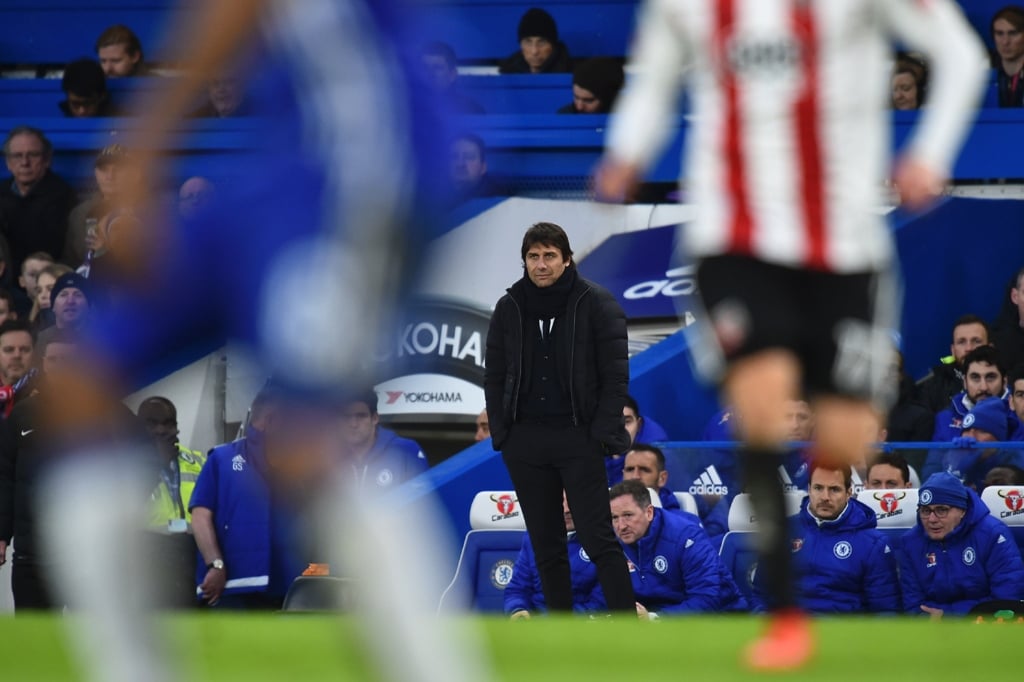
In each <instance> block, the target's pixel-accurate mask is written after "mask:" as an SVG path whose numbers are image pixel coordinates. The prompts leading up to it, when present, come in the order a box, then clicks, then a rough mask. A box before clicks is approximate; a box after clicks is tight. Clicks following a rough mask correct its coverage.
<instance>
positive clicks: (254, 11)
mask: <svg viewBox="0 0 1024 682" xmlns="http://www.w3.org/2000/svg"><path fill="white" fill-rule="evenodd" d="M410 10H411V8H407V7H396V6H394V3H390V2H379V1H376V0H375V1H374V2H365V3H364V2H356V1H354V0H351V1H345V0H307V1H304V2H301V3H299V2H289V1H286V0H281V1H279V2H269V1H267V2H263V1H257V0H220V1H217V2H213V1H211V2H207V3H203V5H202V6H201V7H198V6H197V7H196V8H195V11H194V12H192V13H191V14H190V15H189V17H188V20H187V21H186V22H185V23H184V24H183V25H182V26H180V27H178V31H179V35H187V36H190V39H189V40H188V41H187V42H188V44H189V52H188V55H187V57H188V59H187V60H186V59H184V58H183V59H182V62H183V63H184V64H185V67H186V68H184V69H183V71H184V72H185V76H183V78H181V79H180V80H179V81H177V82H176V83H175V86H174V87H173V88H168V89H164V90H161V91H160V92H159V93H157V94H155V95H153V96H152V98H151V99H150V100H148V101H145V102H143V103H141V107H140V110H141V111H144V112H145V114H146V115H145V117H144V119H143V129H144V131H145V139H144V140H139V141H137V142H138V148H140V149H155V150H164V149H173V145H172V144H171V143H172V138H171V137H170V132H169V131H170V130H171V129H172V128H174V127H175V126H176V125H178V123H177V121H178V120H179V119H180V118H181V116H182V115H183V114H184V113H186V112H187V111H188V109H189V107H190V106H191V105H192V103H193V101H194V98H195V96H196V93H197V92H199V90H200V88H201V85H202V83H203V82H205V80H206V79H208V78H209V77H210V76H211V74H215V73H218V72H221V71H223V70H224V69H225V68H228V67H229V66H234V63H233V62H235V61H237V59H238V57H239V54H240V53H241V50H240V48H241V47H243V42H244V39H246V38H248V37H249V36H251V35H253V34H255V33H256V30H255V29H256V28H257V25H258V24H260V23H261V22H262V25H263V28H264V29H265V34H266V37H265V41H264V42H263V44H261V45H259V46H258V47H259V50H258V52H257V54H256V56H255V57H252V59H253V60H254V61H255V67H258V68H250V70H249V72H251V73H259V74H260V75H261V78H260V79H259V82H256V83H253V84H252V85H253V87H252V92H251V97H252V100H251V101H252V105H253V108H254V111H259V112H260V113H261V114H262V118H261V119H260V125H258V127H257V128H256V131H257V132H256V134H255V135H254V136H253V148H252V149H251V150H250V153H248V154H245V155H240V156H244V159H239V164H238V168H237V170H236V172H235V174H234V175H235V177H233V178H232V180H233V182H231V183H225V186H224V191H223V192H219V193H218V196H217V197H216V199H215V200H214V201H213V202H212V203H211V205H210V206H209V207H206V208H204V209H203V210H201V211H199V212H198V214H197V215H195V216H193V217H192V218H191V219H188V220H185V221H184V222H181V223H180V224H177V225H171V224H162V223H159V222H156V220H155V218H156V216H158V215H159V214H158V213H156V212H145V213H141V215H145V216H153V218H147V219H146V220H141V219H140V220H137V221H136V223H137V224H136V225H135V228H134V229H133V230H126V231H125V233H124V235H123V240H122V241H121V242H119V248H118V249H117V250H116V252H112V253H111V255H113V256H115V258H114V261H113V262H112V264H111V265H112V267H111V268H110V270H108V271H105V277H104V283H105V284H107V285H108V287H107V290H106V291H105V292H104V296H103V300H104V305H103V306H102V310H98V311H97V324H96V331H95V334H94V338H93V339H92V345H91V350H92V353H93V358H92V361H91V362H90V363H88V364H87V365H85V366H84V367H83V368H82V371H81V372H80V373H79V374H78V375H77V376H71V377H69V378H68V379H67V380H66V381H65V383H64V385H63V386H62V387H61V388H62V390H61V391H59V393H58V395H57V396H56V397H55V401H54V405H53V407H58V408H60V409H55V410H53V411H52V412H51V414H52V415H53V417H54V418H53V425H52V426H53V428H54V429H56V430H57V431H58V432H59V433H61V434H63V435H64V441H63V442H64V443H66V444H69V443H70V444H74V447H73V448H67V447H66V448H65V449H64V452H63V453H62V456H63V458H64V461H65V465H64V466H60V467H55V471H54V474H53V475H52V477H51V479H50V480H51V485H52V486H53V487H52V489H51V494H50V499H52V500H56V501H59V503H58V504H54V505H50V508H49V509H48V510H47V515H48V518H49V519H50V520H51V523H50V524H49V526H48V527H49V534H48V535H49V538H50V541H51V543H52V547H53V548H54V551H59V552H61V553H63V555H64V556H67V557H74V558H75V562H74V564H73V566H74V570H73V571H72V570H68V571H64V572H62V573H61V575H59V576H58V579H59V581H58V587H59V588H60V589H61V590H62V592H63V593H64V594H65V596H66V601H67V603H68V604H69V606H70V608H71V609H72V610H75V611H79V612H80V614H79V617H78V618H75V619H70V620H69V623H71V624H78V623H85V626H84V627H79V628H75V629H74V630H73V632H74V634H75V636H76V639H77V641H78V643H79V645H80V650H81V651H82V652H83V655H84V657H85V661H86V662H87V664H88V665H89V669H88V671H87V674H88V676H89V678H90V679H95V680H104V681H111V680H113V681H115V682H117V681H121V680H124V681H126V682H127V681H129V680H130V681H135V680H153V679H184V678H186V677H187V676H188V675H187V673H186V672H185V671H181V670H176V669H173V668H172V667H171V666H170V663H169V662H170V661H172V660H173V661H180V660H182V658H183V657H182V656H180V655H173V654H170V655H168V654H166V652H161V651H160V650H159V648H158V647H157V646H156V645H155V643H156V642H157V641H158V639H157V638H156V637H155V636H154V635H153V632H154V629H153V626H152V624H151V623H150V612H149V610H148V608H147V605H148V604H150V603H152V592H153V586H152V585H151V584H149V581H148V580H147V578H148V576H146V575H145V574H144V572H143V571H141V570H138V569H137V568H136V565H135V564H133V563H132V561H131V557H132V556H133V554H134V553H135V552H136V551H138V544H139V543H138V541H137V540H136V539H135V537H136V535H135V533H134V532H133V530H132V529H133V528H134V524H135V520H136V519H138V518H140V516H139V514H140V511H139V508H140V507H141V506H142V502H143V501H144V500H145V499H146V496H147V495H148V494H149V491H150V490H152V482H151V480H150V479H149V475H148V473H147V472H146V471H145V470H144V469H142V470H139V467H134V466H133V465H132V463H133V462H134V461H136V459H137V458H136V456H135V454H134V452H133V451H131V450H130V449H127V448H119V447H117V446H116V444H111V443H110V442H109V441H108V440H106V439H103V438H99V437H97V436H95V435H94V434H96V433H98V432H97V430H96V429H95V425H97V424H100V423H103V422H104V421H105V420H108V419H109V414H110V413H111V412H112V410H113V408H114V406H116V405H117V404H118V401H119V399H120V397H121V394H122V393H127V392H128V391H127V390H126V389H125V388H122V387H126V386H129V385H131V384H132V382H140V381H143V380H152V378H153V377H155V376H162V375H163V374H165V373H166V372H167V371H168V370H169V369H170V367H168V366H166V365H163V364H162V363H163V362H165V360H164V359H165V358H169V357H173V356H175V355H179V357H180V354H182V353H192V354H195V355H198V354H199V353H203V352H208V351H210V350H213V349H215V348H219V347H220V346H221V345H222V344H223V343H224V341H225V340H227V339H231V340H234V341H236V342H239V343H241V344H243V345H245V346H247V347H248V348H249V349H250V350H252V351H253V353H254V355H255V356H256V357H257V359H258V360H259V361H260V362H262V363H263V366H264V368H265V370H266V372H267V374H268V375H273V376H275V380H276V382H277V385H278V386H279V387H280V391H281V394H282V395H283V396H286V398H285V403H286V405H285V407H284V408H283V409H287V410H288V415H287V418H283V419H282V423H283V424H284V428H282V429H281V431H280V432H276V436H275V438H273V439H268V442H267V443H266V458H267V460H268V464H269V465H270V466H273V467H276V469H275V472H276V474H277V475H275V479H274V480H275V485H279V486H280V493H281V494H285V495H286V494H295V492H296V491H309V492H307V493H306V494H307V495H309V496H311V497H313V498H314V503H318V506H319V507H320V508H321V509H322V512H321V513H320V514H318V515H316V519H317V520H318V524H317V527H318V529H319V537H318V538H317V541H318V544H319V545H320V546H322V547H325V548H328V549H329V552H330V553H331V556H330V563H331V565H332V567H334V566H338V567H339V568H340V569H341V570H340V572H339V573H340V574H341V575H345V576H348V577H351V578H353V579H354V580H356V581H358V586H359V588H358V590H357V593H358V595H357V597H358V599H357V601H358V606H359V613H360V614H361V616H362V618H363V619H364V621H363V622H362V624H361V625H362V626H361V627H360V628H359V630H360V631H361V632H365V633H367V635H366V636H367V640H368V642H367V643H368V647H366V648H367V649H369V650H370V651H372V652H374V653H375V654H376V655H377V662H378V667H379V668H380V670H381V674H382V676H383V677H384V678H386V679H393V680H403V681H405V680H474V681H475V680H486V679H488V678H489V674H488V673H487V672H486V671H485V670H484V669H483V665H482V663H481V661H480V660H479V658H478V657H477V656H475V655H474V653H475V652H481V651H483V646H482V644H481V643H479V642H476V641H475V640H474V638H473V633H471V632H461V631H460V632H459V633H458V635H457V636H455V635H453V634H452V633H451V632H450V631H449V627H448V625H449V624H448V623H439V622H436V621H435V616H434V613H435V609H436V603H437V597H438V595H439V594H440V591H441V588H442V587H443V585H444V583H443V577H441V576H439V575H438V574H439V573H441V572H442V571H443V570H445V569H443V568H441V567H442V566H443V565H444V564H443V563H442V561H441V556H440V555H439V554H440V553H441V552H443V551H444V550H445V548H446V544H445V541H444V540H443V539H441V538H440V537H439V535H441V534H443V533H442V531H443V529H445V528H447V525H446V523H445V522H444V521H442V520H440V519H439V518H438V516H437V515H436V514H435V513H434V510H435V507H434V506H433V505H432V504H431V501H430V500H426V501H423V503H422V504H419V502H420V500H417V506H416V509H415V513H410V511H411V510H410V509H409V507H407V506H402V505H398V504H385V503H382V500H379V499H370V498H369V497H368V496H364V495H363V494H362V493H361V492H359V491H358V490H355V489H352V488H349V487H346V486H345V485H344V484H340V483H339V484H334V483H332V481H333V480H334V479H333V478H332V476H333V474H334V473H335V471H336V470H337V468H338V467H339V466H341V465H343V461H342V460H341V457H340V453H339V444H338V434H339V428H340V425H341V423H342V414H341V410H340V409H339V408H340V406H341V405H343V404H344V402H345V399H346V398H348V397H351V396H349V395H348V393H349V392H350V391H353V390H354V387H357V386H365V385H372V384H373V383H375V381H374V380H375V379H379V376H377V368H375V367H374V366H373V365H372V364H371V363H370V362H369V360H368V359H369V358H371V357H372V356H374V355H375V353H373V352H371V350H375V349H379V348H384V347H387V345H388V343H389V341H390V339H391V337H390V336H389V335H388V330H389V329H390V323H391V320H392V317H393V316H394V315H395V314H396V309H397V308H398V307H399V306H400V304H401V302H402V301H403V300H404V292H405V290H406V287H407V286H408V284H409V280H410V279H411V277H412V276H413V275H414V274H415V265H416V264H415V263H412V262H411V261H409V260H408V259H407V257H406V256H407V254H411V253H417V252H418V247H419V244H420V243H421V242H422V241H423V240H424V239H425V238H426V237H427V236H428V230H429V225H430V224H431V223H430V218H431V216H432V214H433V211H432V209H431V207H430V206H429V205H428V204H426V203H424V202H422V201H421V198H422V197H425V196H436V195H438V194H439V192H438V191H437V188H436V187H430V186H427V185H426V184H425V183H429V182H433V181H434V179H435V178H440V177H442V175H443V174H442V173H440V172H437V171H432V170H431V169H428V168H422V167H421V165H420V164H421V160H423V159H438V158H440V156H441V155H440V154H439V153H438V152H437V151H433V150H425V149H424V145H425V144H426V143H427V142H429V141H432V140H435V139H443V138H445V136H444V135H443V134H438V133H439V131H440V128H441V122H439V121H437V120H435V119H434V118H433V117H432V114H431V109H430V107H429V106H427V105H425V104H423V103H422V102H421V101H419V100H417V99H415V97H417V95H416V94H415V93H422V92H423V91H424V88H421V87H411V86H410V84H409V83H408V82H407V75H408V74H409V73H411V71H410V66H413V67H414V66H415V55H408V56H407V55H405V54H403V53H402V52H401V50H400V49H399V48H401V47H402V46H405V45H409V46H412V45H417V44H420V43H421V41H419V40H414V39H411V38H410V37H409V36H407V35H405V33H404V30H403V29H404V27H405V26H415V25H416V23H415V21H414V20H413V18H412V17H411V11H410ZM133 146H135V145H133ZM158 162H159V161H158V158H157V157H156V156H149V157H145V156H143V157H142V158H140V159H139V163H140V165H141V169H140V172H142V173H143V174H144V175H146V176H147V177H155V176H150V175H149V173H152V172H156V171H157V170H158V169H157V168H156V165H157V163H158ZM229 185H230V187H229ZM231 188H233V189H231ZM167 219H168V223H169V221H170V220H171V216H169V215H168V216H167ZM186 272H187V273H190V274H189V275H188V276H183V273H186ZM311 292H314V293H315V295H311ZM57 417H59V418H57ZM311 482H316V485H315V486H313V485H311ZM86 499H88V500H89V501H90V502H89V503H88V504H86V503H85V502H84V500H86ZM115 544H116V547H115V546H114V545H115ZM367 553H369V554H372V555H373V556H374V561H373V563H372V565H371V564H370V563H369V562H367V561H365V556H367ZM357 557H358V558H357ZM359 559H364V560H362V561H360V560H359ZM412 566H415V569H416V570H415V571H410V570H409V569H410V567H412ZM227 571H228V576H227V577H228V579H229V580H230V578H231V575H230V571H231V567H230V566H228V567H227ZM456 642H457V643H458V645H457V647H456ZM395 651H400V652H401V655H397V656H396V655H394V652H395Z"/></svg>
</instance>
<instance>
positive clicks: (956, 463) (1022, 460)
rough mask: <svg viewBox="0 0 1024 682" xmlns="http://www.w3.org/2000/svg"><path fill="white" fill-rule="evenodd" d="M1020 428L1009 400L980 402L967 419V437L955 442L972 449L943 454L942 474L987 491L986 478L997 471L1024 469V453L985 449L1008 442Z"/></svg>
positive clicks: (964, 425)
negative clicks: (989, 473)
mask: <svg viewBox="0 0 1024 682" xmlns="http://www.w3.org/2000/svg"><path fill="white" fill-rule="evenodd" d="M1019 424H1020V423H1019V422H1018V421H1017V417H1016V416H1014V414H1013V413H1012V412H1010V409H1009V408H1008V407H1007V406H1006V401H1005V400H1003V399H1001V398H998V397H993V398H985V399H984V400H981V401H979V402H978V404H976V405H975V406H974V407H973V408H972V409H971V411H970V412H968V413H967V416H966V417H964V419H963V424H962V426H963V429H962V431H961V433H962V434H963V435H962V436H961V437H960V438H957V439H954V442H956V443H959V444H961V445H965V446H969V447H967V448H964V449H960V448H958V449H955V450H945V451H938V452H941V453H942V459H941V465H940V470H941V471H948V472H949V473H951V474H953V475H954V476H956V477H957V478H959V479H960V480H962V481H963V482H964V485H966V486H968V487H969V488H973V489H975V490H981V489H982V488H984V487H985V476H986V475H988V472H989V471H991V470H992V469H993V468H994V467H998V466H1017V467H1024V451H1021V450H1001V449H996V448H986V447H983V446H982V445H981V444H982V443H994V442H1002V441H1006V440H1008V439H1009V438H1010V436H1011V435H1012V434H1013V432H1014V431H1015V430H1016V429H1017V428H1018V426H1019ZM972 441H973V442H972Z"/></svg>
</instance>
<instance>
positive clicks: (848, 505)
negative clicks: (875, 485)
mask: <svg viewBox="0 0 1024 682" xmlns="http://www.w3.org/2000/svg"><path fill="white" fill-rule="evenodd" d="M807 492H808V495H807V497H805V498H804V500H803V502H802V503H801V505H800V513H799V514H798V515H797V516H796V517H795V518H793V519H791V521H792V523H791V524H790V541H791V543H792V550H793V568H794V572H795V573H796V576H797V581H796V585H797V595H798V596H797V600H798V603H799V605H800V608H802V609H804V610H806V611H810V612H812V613H857V612H865V611H866V612H874V613H878V612H889V613H896V612H898V611H899V610H900V593H899V583H898V581H897V577H896V558H895V556H894V555H893V553H892V550H891V549H890V548H889V545H888V543H886V541H885V538H884V537H883V536H882V534H881V533H880V532H878V531H877V530H876V529H875V526H876V525H877V521H876V519H875V513H874V512H873V511H872V510H871V509H870V508H869V507H867V506H866V505H864V504H862V503H860V502H858V501H857V500H855V499H853V480H852V475H851V472H850V469H849V468H848V467H847V468H842V469H831V468H826V467H824V466H819V465H816V464H811V482H810V484H809V485H808V486H807ZM759 577H760V575H759V574H755V575H754V590H755V602H756V603H755V608H758V609H759V608H761V607H763V606H764V603H763V602H762V600H761V599H760V595H761V594H762V589H763V583H762V581H761V580H759V579H758V578H759Z"/></svg>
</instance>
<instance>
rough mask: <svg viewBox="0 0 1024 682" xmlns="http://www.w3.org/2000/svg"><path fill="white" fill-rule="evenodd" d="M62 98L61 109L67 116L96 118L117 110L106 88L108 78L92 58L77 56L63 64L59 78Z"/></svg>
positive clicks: (110, 114) (111, 114)
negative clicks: (62, 71)
mask: <svg viewBox="0 0 1024 682" xmlns="http://www.w3.org/2000/svg"><path fill="white" fill-rule="evenodd" d="M60 86H61V89H62V90H63V91H64V101H63V102H60V103H59V105H58V106H60V110H61V111H63V112H64V115H65V116H67V117H68V118H97V117H103V116H117V115H118V114H119V111H118V109H117V108H116V107H115V106H114V104H113V102H112V101H111V99H110V93H109V92H108V91H107V77H106V76H104V75H103V68H102V67H101V66H100V65H99V62H97V61H96V60H94V59H79V60H76V61H73V62H71V63H70V64H68V65H67V66H66V67H64V77H63V78H62V79H61V81H60Z"/></svg>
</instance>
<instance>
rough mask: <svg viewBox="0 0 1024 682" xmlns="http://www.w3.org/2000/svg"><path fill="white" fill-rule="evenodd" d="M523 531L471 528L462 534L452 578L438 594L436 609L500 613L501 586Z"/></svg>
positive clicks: (441, 610)
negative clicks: (464, 536)
mask: <svg viewBox="0 0 1024 682" xmlns="http://www.w3.org/2000/svg"><path fill="white" fill-rule="evenodd" d="M525 535H526V531H524V530H471V531H469V532H468V533H466V540H465V542H464V543H463V545H462V554H460V555H459V563H458V566H457V567H456V569H455V577H454V578H452V582H451V583H450V584H449V585H448V587H447V588H446V589H445V591H444V593H443V594H442V595H441V603H440V606H439V608H438V610H439V611H440V612H455V611H460V610H464V609H466V608H468V609H471V610H473V611H482V612H488V613H502V612H503V611H504V606H505V587H506V586H507V585H508V581H509V580H510V579H511V577H512V567H513V565H515V562H516V557H518V556H519V550H520V548H521V547H522V545H523V537H524V536H525Z"/></svg>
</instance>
